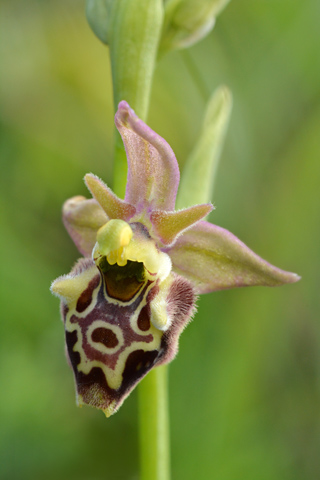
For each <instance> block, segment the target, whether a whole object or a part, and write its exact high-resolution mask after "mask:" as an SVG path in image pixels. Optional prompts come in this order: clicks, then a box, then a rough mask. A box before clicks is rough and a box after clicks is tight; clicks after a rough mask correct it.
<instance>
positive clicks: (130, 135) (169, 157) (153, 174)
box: [115, 101, 180, 212]
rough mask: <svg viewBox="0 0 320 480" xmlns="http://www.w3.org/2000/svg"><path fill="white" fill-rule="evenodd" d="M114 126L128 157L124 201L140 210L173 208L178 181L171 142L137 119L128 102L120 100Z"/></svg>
mask: <svg viewBox="0 0 320 480" xmlns="http://www.w3.org/2000/svg"><path fill="white" fill-rule="evenodd" d="M115 123H116V127H117V129H118V130H119V132H120V135H121V137H122V140H123V143H124V146H125V149H126V154H127V160H128V180H127V189H126V196H125V201H126V202H128V203H131V204H132V205H134V206H135V207H136V208H137V211H138V212H141V211H143V210H148V211H152V210H174V206H175V199H176V194H177V189H178V185H179V180H180V174H179V167H178V163H177V160H176V157H175V155H174V153H173V151H172V149H171V147H170V145H169V144H168V143H167V142H166V141H165V140H164V139H163V138H162V137H160V135H157V134H156V133H155V132H154V131H153V130H151V128H150V127H148V126H147V125H146V124H145V123H144V122H143V121H142V120H140V119H139V118H138V117H137V115H136V114H135V113H134V111H133V110H132V109H131V108H130V107H129V105H128V104H127V102H125V101H122V102H120V103H119V107H118V111H117V113H116V115H115Z"/></svg>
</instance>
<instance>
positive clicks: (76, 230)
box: [62, 196, 109, 257]
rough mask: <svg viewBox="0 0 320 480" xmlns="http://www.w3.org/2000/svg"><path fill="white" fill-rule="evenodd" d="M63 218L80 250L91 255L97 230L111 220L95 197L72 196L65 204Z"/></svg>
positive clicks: (86, 255) (86, 254) (87, 255)
mask: <svg viewBox="0 0 320 480" xmlns="http://www.w3.org/2000/svg"><path fill="white" fill-rule="evenodd" d="M62 219H63V223H64V226H65V227H66V230H67V231H68V233H69V235H70V237H71V238H72V240H73V241H74V243H75V245H76V247H77V249H78V250H79V252H80V253H81V254H82V255H84V256H85V257H89V256H91V252H92V249H93V247H94V244H95V243H96V236H97V231H98V230H99V228H100V227H102V225H104V224H105V223H106V222H107V221H108V220H109V219H108V216H107V215H106V213H105V212H104V211H103V210H102V208H101V207H100V205H99V203H98V202H97V201H96V200H94V199H93V198H91V199H90V200H87V199H86V198H85V197H82V196H76V197H72V198H70V199H69V200H67V201H66V202H65V203H64V205H63V209H62Z"/></svg>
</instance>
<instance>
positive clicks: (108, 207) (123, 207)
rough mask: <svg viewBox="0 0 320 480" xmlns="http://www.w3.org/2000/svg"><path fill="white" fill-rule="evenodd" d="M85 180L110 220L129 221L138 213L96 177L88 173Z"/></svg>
mask: <svg viewBox="0 0 320 480" xmlns="http://www.w3.org/2000/svg"><path fill="white" fill-rule="evenodd" d="M84 178H85V182H86V185H87V187H88V189H89V190H90V192H91V193H92V195H93V196H94V198H95V199H96V200H97V202H99V204H100V205H101V207H102V208H103V210H104V211H105V212H106V214H107V215H108V217H109V218H110V219H113V218H119V219H121V220H125V221H127V220H130V218H132V217H133V215H134V214H135V213H136V209H135V207H134V206H133V205H130V203H126V202H124V201H123V200H121V199H120V198H119V197H117V195H115V194H114V193H113V191H112V190H110V188H108V187H107V185H106V184H105V183H104V182H103V181H102V180H100V178H98V177H97V176H96V175H93V174H92V173H88V174H87V175H86V176H85V177H84Z"/></svg>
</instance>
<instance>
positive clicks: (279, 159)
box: [0, 0, 320, 480]
mask: <svg viewBox="0 0 320 480" xmlns="http://www.w3.org/2000/svg"><path fill="white" fill-rule="evenodd" d="M1 7H2V8H1V25H0V32H1V42H0V43H1V46H0V49H1V67H2V68H1V86H0V88H1V113H0V122H1V124H0V156H1V179H0V182H1V190H0V215H1V239H0V241H1V253H2V260H1V289H0V292H1V293H0V295H1V322H0V342H1V350H0V359H1V360H0V364H1V368H0V388H1V394H0V417H1V418H0V431H1V434H0V477H1V478H2V479H6V480H18V479H19V480H20V479H24V480H29V479H32V480H38V479H42V478H46V479H47V480H51V479H52V480H53V479H57V478H58V479H59V480H66V479H68V480H75V479H77V480H102V479H111V480H118V479H119V480H122V479H123V480H127V479H132V480H134V479H137V478H138V445H137V394H136V392H134V393H133V394H132V395H131V396H130V397H129V399H128V400H127V401H126V402H125V404H124V406H123V407H122V408H121V409H120V411H119V413H117V414H116V415H115V416H113V417H111V418H110V419H108V420H106V419H105V418H104V415H103V414H102V413H101V412H99V411H96V410H93V409H90V408H83V409H79V408H77V407H76V406H75V402H74V386H73V378H72V373H71V370H70V369H69V367H68V366H67V363H66V361H65V357H64V345H63V343H64V342H63V327H62V324H61V322H60V319H59V305H58V300H57V299H56V298H54V297H53V296H51V295H50V293H49V286H50V282H51V281H52V279H54V278H56V277H57V276H59V275H60V274H62V273H67V272H68V271H69V270H70V267H71V266H72V264H73V262H74V261H75V260H76V258H77V257H78V254H77V251H76V249H75V247H74V246H73V244H72V242H71V240H70V239H69V237H68V235H67V233H66V232H65V231H64V229H63V226H62V223H61V219H60V211H61V205H62V203H63V201H64V200H65V199H66V198H68V197H71V196H73V195H76V194H83V195H88V193H87V192H86V189H85V187H84V185H83V181H82V178H83V176H84V174H85V173H86V172H90V171H92V172H94V173H96V174H97V175H99V176H101V177H102V178H103V179H105V181H106V182H107V183H108V184H109V185H111V184H112V163H111V162H112V148H113V106H112V86H111V83H110V69H109V63H108V62H109V59H108V50H107V48H106V47H104V46H103V45H102V44H101V43H100V42H99V41H98V40H97V39H96V38H95V37H94V35H93V33H92V32H91V30H90V29H89V27H88V25H87V23H86V20H85V15H84V1H79V0H73V1H72V0H55V1H40V0H38V1H36V0H29V1H27V2H25V1H22V0H17V1H14V0H13V1H10V2H9V1H2V3H1ZM319 18H320V3H319V2H318V1H317V0H305V1H303V2H302V1H300V0H242V1H238V0H233V1H231V3H230V4H229V6H228V7H227V8H226V10H225V11H224V12H223V13H222V15H221V16H220V17H219V18H218V21H217V24H216V27H215V28H214V30H213V31H212V32H211V33H210V35H209V36H208V37H207V38H206V39H205V40H203V41H202V42H200V43H199V44H197V45H195V46H194V47H192V48H191V49H189V50H188V53H187V55H186V54H184V53H181V52H174V53H170V54H168V55H167V56H166V57H164V58H163V59H162V61H161V62H160V63H159V65H158V67H157V70H156V73H155V81H154V88H153V93H152V99H151V106H150V115H149V124H150V126H151V127H152V128H154V129H155V130H156V131H157V132H158V133H160V134H161V135H162V136H163V137H164V138H166V140H167V141H168V142H169V143H170V144H171V146H172V147H173V149H174V151H175V153H176V155H177V158H178V161H179V163H180V165H181V169H183V163H184V160H185V159H186V157H187V155H188V152H190V150H191V148H192V146H193V144H194V142H195V140H196V138H197V135H198V133H199V128H200V126H201V121H202V115H203V112H204V108H205V102H206V100H207V99H208V97H209V94H210V93H211V92H212V91H213V89H214V88H216V87H217V86H218V85H219V84H221V83H225V84H227V85H228V86H229V87H230V88H231V90H232V92H233V95H234V109H233V113H232V120H231V124H230V128H229V132H228V136H227V141H226V147H225V149H224V152H223V157H222V161H221V164H220V167H219V172H218V177H217V181H216V188H215V193H214V198H213V201H214V203H215V205H216V207H217V208H216V210H215V212H214V213H213V214H212V216H211V221H212V222H214V223H216V224H218V225H221V226H223V227H225V228H227V229H229V230H231V231H232V232H233V233H235V234H236V235H237V236H238V237H240V238H241V239H242V240H243V241H244V242H245V243H247V244H248V245H249V246H250V247H251V248H252V249H253V250H255V251H256V252H257V253H259V254H260V255H261V256H263V257H264V258H266V259H267V260H269V261H270V262H272V263H274V264H275V265H277V266H279V267H282V268H284V269H287V270H292V271H296V272H297V273H299V274H300V275H302V277H303V279H302V281H301V282H299V283H297V284H295V285H287V286H284V287H281V288H278V289H268V288H261V287H257V288H252V289H239V290H231V291H224V292H217V293H215V294H211V295H206V296H203V297H202V298H201V299H200V300H199V303H198V313H197V315H196V318H195V320H194V321H193V322H192V324H191V325H190V326H189V327H188V328H187V330H186V331H185V332H184V333H183V335H182V338H181V342H180V352H179V355H178V357H177V359H176V360H175V361H174V362H173V363H172V366H171V368H170V415H171V430H172V436H171V442H172V469H173V479H174V480H180V479H184V480H192V479H195V478H197V479H201V480H202V479H205V480H206V479H213V480H242V479H245V480H270V479H272V480H318V479H319V478H320V455H319V449H320V415H319V412H320V395H319V386H320V382H319V366H320V363H319V360H320V348H319V347H320V336H319V333H320V332H319V303H320V302H319V298H320V295H319V293H318V289H319V280H320V278H319V277H320V275H319V245H320V223H319V191H320V188H319V185H320V142H319V138H320V135H319V132H320V58H319V51H320V41H319Z"/></svg>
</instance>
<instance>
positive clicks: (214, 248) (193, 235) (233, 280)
mask: <svg viewBox="0 0 320 480" xmlns="http://www.w3.org/2000/svg"><path fill="white" fill-rule="evenodd" d="M165 251H166V252H167V253H168V254H169V255H170V257H171V260H172V265H173V270H174V271H175V272H176V273H178V274H179V275H182V276H184V277H185V278H187V279H188V280H190V281H191V282H192V283H193V285H194V286H195V289H196V292H197V293H208V292H212V291H216V290H223V289H227V288H234V287H244V286H253V285H265V286H278V285H283V284H285V283H294V282H297V281H298V280H299V279H300V277H299V276H298V275H296V274H295V273H290V272H286V271H284V270H281V269H280V268H277V267H274V266H273V265H271V264H270V263H268V262H266V261H265V260H263V259H262V258H261V257H259V256H258V255H256V254H255V253H254V252H253V251H252V250H250V248H248V247H247V246H246V245H245V244H244V243H243V242H241V241H240V240H239V239H238V238H237V237H235V236H234V235H233V234H232V233H230V232H229V231H228V230H225V229H224V228H221V227H218V226H216V225H212V224H211V223H208V222H206V221H201V222H199V223H197V225H195V226H194V227H191V228H190V229H189V230H188V231H187V232H186V233H185V234H184V235H182V236H181V237H179V238H178V240H177V242H176V243H175V244H174V245H173V246H172V247H170V248H167V249H165Z"/></svg>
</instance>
